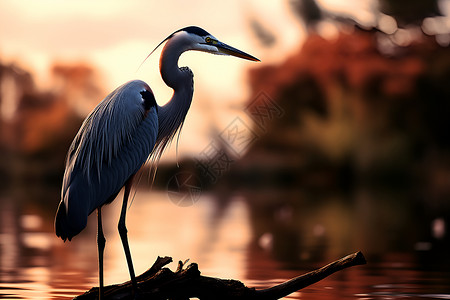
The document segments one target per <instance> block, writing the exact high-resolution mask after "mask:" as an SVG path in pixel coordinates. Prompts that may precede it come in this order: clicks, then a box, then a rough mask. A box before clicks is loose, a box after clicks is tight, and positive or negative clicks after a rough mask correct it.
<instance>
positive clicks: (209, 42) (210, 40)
mask: <svg viewBox="0 0 450 300" xmlns="http://www.w3.org/2000/svg"><path fill="white" fill-rule="evenodd" d="M205 42H207V43H208V44H211V43H212V39H211V38H210V37H209V36H208V37H206V39H205Z"/></svg>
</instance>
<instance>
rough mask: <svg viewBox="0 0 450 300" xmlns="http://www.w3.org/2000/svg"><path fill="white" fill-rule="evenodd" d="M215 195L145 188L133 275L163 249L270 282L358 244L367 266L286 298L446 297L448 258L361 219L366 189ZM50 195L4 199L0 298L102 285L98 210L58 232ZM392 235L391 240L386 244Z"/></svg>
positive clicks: (53, 295)
mask: <svg viewBox="0 0 450 300" xmlns="http://www.w3.org/2000/svg"><path fill="white" fill-rule="evenodd" d="M19 195H20V193H19ZM218 195H219V194H218V193H216V194H215V193H205V194H202V195H201V196H200V198H198V199H197V200H198V201H196V202H195V204H194V205H192V206H189V207H180V206H177V205H175V204H174V203H173V202H172V201H170V199H169V197H168V194H167V192H165V191H162V192H151V191H148V190H139V191H138V192H137V193H136V196H135V199H134V201H133V203H132V205H131V207H130V208H129V210H128V218H127V227H128V230H129V241H130V247H131V252H132V256H133V260H134V264H135V270H136V273H137V274H140V273H142V272H144V271H145V270H146V269H147V268H149V267H150V266H151V265H152V263H153V262H154V260H155V259H156V257H157V256H158V255H159V256H171V257H173V259H174V261H175V262H174V263H171V264H170V265H169V267H170V268H172V269H175V268H176V262H177V261H178V260H186V259H188V258H189V259H190V261H191V262H196V263H198V264H199V269H200V271H201V272H202V274H203V275H207V276H216V277H221V278H233V279H237V280H241V281H243V282H244V283H245V284H246V285H247V286H251V287H256V288H265V287H268V286H271V285H274V284H278V283H280V282H283V281H285V280H287V279H289V278H292V277H295V276H298V275H301V274H303V273H306V272H308V271H311V270H312V269H314V268H317V267H320V266H322V265H324V264H326V263H328V262H330V261H333V260H336V259H338V258H340V257H342V256H344V255H346V254H350V253H352V252H355V251H357V250H362V251H363V252H364V253H367V255H366V256H367V259H368V264H367V265H365V266H358V267H353V268H350V269H347V270H344V271H341V272H338V273H337V274H334V275H332V276H330V277H329V278H327V279H325V280H323V281H321V282H319V283H317V284H315V285H313V286H310V287H308V288H305V289H303V290H301V291H300V292H297V293H294V294H291V295H290V296H289V297H288V298H287V299H450V272H449V268H448V265H446V264H439V257H435V258H436V259H433V256H434V255H427V254H426V253H431V252H432V248H433V246H434V244H432V243H429V242H426V241H425V242H422V244H421V243H420V241H418V242H417V241H416V242H414V243H412V244H411V245H412V247H416V248H417V249H409V250H408V249H406V250H405V249H402V248H408V247H409V246H408V243H409V241H410V240H414V238H410V237H407V236H405V237H404V239H402V241H399V242H396V241H395V238H397V235H398V234H399V231H401V230H400V229H401V228H403V226H406V225H401V224H397V225H395V222H399V221H395V220H393V221H388V220H386V219H381V221H380V220H378V221H377V218H375V216H372V215H370V214H369V215H364V218H361V217H360V218H358V217H357V216H358V215H360V214H361V211H364V210H367V209H370V211H372V210H374V209H375V208H374V207H369V206H370V205H372V204H371V202H370V201H369V200H367V199H365V200H364V197H365V196H364V195H365V194H364V193H362V195H360V196H359V198H358V199H360V198H361V199H362V200H361V199H360V200H358V201H356V202H352V203H351V204H349V203H348V201H338V200H339V199H334V200H331V199H326V200H323V201H322V203H314V204H313V205H310V204H305V203H303V204H302V201H298V200H299V199H297V198H298V197H300V196H299V195H298V194H297V193H293V194H283V195H280V194H277V193H272V194H271V193H265V194H258V195H255V194H252V193H244V192H242V193H233V194H226V193H225V194H223V193H221V194H220V197H219V196H218ZM275 198H277V199H283V200H282V201H278V202H275V201H272V200H271V199H275ZM290 198H293V199H294V198H296V199H295V200H296V201H295V203H300V204H298V206H297V204H293V203H294V202H293V201H290V200H289V199H290ZM300 198H301V197H300ZM55 199H57V197H56V198H55ZM54 202H55V201H53V200H51V201H50V200H48V199H47V200H45V199H44V200H42V201H40V202H38V203H36V202H35V201H31V200H27V199H26V197H25V198H24V197H23V195H22V196H17V194H15V196H3V198H2V199H1V201H0V205H1V209H0V220H1V221H0V222H1V252H0V253H1V256H0V258H1V264H0V279H1V280H0V281H1V283H0V298H2V299H68V298H72V297H74V296H76V295H78V294H80V293H83V292H84V291H85V290H88V289H89V288H91V287H92V286H96V285H97V284H98V283H97V282H98V278H97V248H96V243H95V242H96V218H95V216H94V215H91V216H90V218H89V223H88V226H87V228H86V229H85V230H84V231H83V232H82V233H81V234H80V235H78V236H76V237H75V238H74V239H73V240H72V241H71V242H66V243H63V242H62V241H61V240H60V239H58V238H57V237H56V236H55V234H54V233H53V224H52V222H53V214H54V211H55V209H56V203H54ZM366 202H367V203H366ZM379 205H383V204H379ZM120 207H121V202H120V201H116V202H114V203H113V204H111V205H110V206H107V207H106V208H104V209H103V212H104V222H103V223H104V230H105V235H106V239H107V243H106V250H105V283H106V284H113V283H119V282H123V281H126V280H128V279H129V275H128V271H127V266H126V261H125V257H124V254H123V250H122V246H121V242H120V238H119V235H118V233H117V222H118V218H119V212H120ZM300 208H303V209H300ZM383 209H387V208H386V207H384V208H379V210H380V212H382V211H384V210H383ZM384 214H389V212H384ZM407 217H409V216H407ZM407 217H405V218H407ZM385 218H387V217H386V216H385ZM408 221H409V220H408ZM392 222H393V223H392ZM402 224H403V223H402ZM413 227H414V226H413ZM399 228H400V229H399ZM405 235H408V234H406V233H405ZM379 237H381V238H379ZM386 238H387V239H389V240H390V241H385V242H381V241H384V240H385V239H386ZM396 244H401V245H400V246H396ZM402 245H404V246H402ZM421 247H422V248H421ZM430 247H431V248H430ZM424 253H425V255H424ZM438 256H439V255H438ZM430 257H431V258H430Z"/></svg>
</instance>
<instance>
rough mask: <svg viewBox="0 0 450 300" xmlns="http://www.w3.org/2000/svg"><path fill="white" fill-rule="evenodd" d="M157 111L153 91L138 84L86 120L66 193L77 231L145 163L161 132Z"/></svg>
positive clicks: (72, 154) (69, 163) (71, 155)
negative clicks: (80, 221) (81, 221)
mask: <svg viewBox="0 0 450 300" xmlns="http://www.w3.org/2000/svg"><path fill="white" fill-rule="evenodd" d="M156 110H157V106H156V102H155V99H154V97H153V94H152V93H151V90H150V87H149V86H148V85H147V84H145V83H144V82H142V81H137V80H136V81H131V82H128V83H126V84H124V85H122V86H120V87H119V88H117V89H116V90H115V91H113V92H112V93H111V94H109V95H108V96H107V97H106V98H105V99H104V100H103V101H102V102H100V103H99V104H98V105H97V107H96V108H95V109H94V110H93V111H92V112H91V113H90V114H89V116H88V117H87V118H86V120H85V121H84V122H83V124H82V126H81V128H80V130H79V131H78V133H77V135H76V137H75V139H74V141H73V142H72V144H71V146H70V148H69V152H68V155H67V160H66V170H65V173H64V179H63V187H62V195H61V196H62V201H63V202H64V205H65V210H66V214H67V217H68V218H69V219H71V220H70V223H71V224H72V225H73V226H74V227H79V228H80V227H82V228H84V226H85V224H74V223H77V222H79V221H78V220H79V219H84V218H87V215H88V214H90V213H91V212H92V211H93V210H94V209H95V208H96V207H98V206H100V205H102V204H104V203H106V202H108V201H112V200H113V198H114V197H115V196H116V195H117V193H118V192H119V191H120V189H121V188H122V187H123V186H124V184H125V182H126V181H127V180H128V178H130V176H131V175H133V174H135V173H136V172H137V171H138V170H139V169H140V167H141V166H142V165H143V164H144V163H145V161H146V160H147V158H148V156H149V155H150V153H151V151H152V149H153V147H154V145H155V141H156V136H157V133H158V117H157V112H156ZM111 198H112V199H111ZM81 216H82V217H81ZM72 225H71V226H72ZM82 228H81V229H82ZM81 229H80V231H81ZM77 233H78V232H77ZM75 234H76V233H75Z"/></svg>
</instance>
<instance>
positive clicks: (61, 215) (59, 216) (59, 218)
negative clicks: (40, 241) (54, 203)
mask: <svg viewBox="0 0 450 300" xmlns="http://www.w3.org/2000/svg"><path fill="white" fill-rule="evenodd" d="M72 231H73V230H72V229H71V227H70V226H69V222H68V219H67V214H66V205H65V204H64V201H61V202H60V203H59V206H58V211H57V212H56V218H55V232H56V235H57V236H58V237H60V238H61V239H62V240H63V241H64V242H65V241H66V240H67V239H69V241H70V240H71V239H72V237H73V236H74V235H75V234H73V232H72Z"/></svg>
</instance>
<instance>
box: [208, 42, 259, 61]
mask: <svg viewBox="0 0 450 300" xmlns="http://www.w3.org/2000/svg"><path fill="white" fill-rule="evenodd" d="M214 46H216V47H217V49H218V50H219V52H220V53H221V54H225V55H232V56H236V57H240V58H243V59H248V60H252V61H260V60H259V59H257V58H256V57H254V56H252V55H250V54H247V53H245V52H243V51H241V50H238V49H236V48H233V47H231V46H228V45H227V44H224V43H222V42H217V44H215V45H214Z"/></svg>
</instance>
